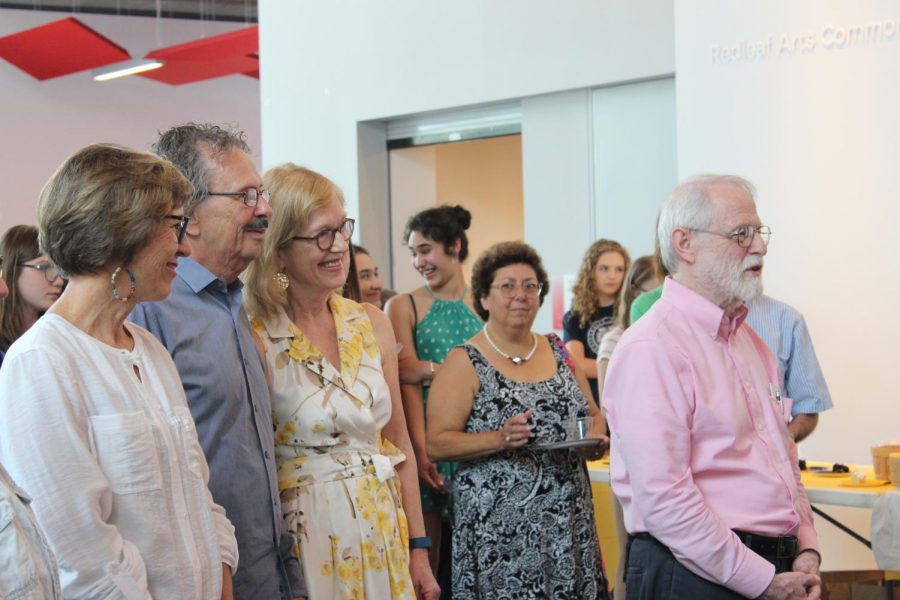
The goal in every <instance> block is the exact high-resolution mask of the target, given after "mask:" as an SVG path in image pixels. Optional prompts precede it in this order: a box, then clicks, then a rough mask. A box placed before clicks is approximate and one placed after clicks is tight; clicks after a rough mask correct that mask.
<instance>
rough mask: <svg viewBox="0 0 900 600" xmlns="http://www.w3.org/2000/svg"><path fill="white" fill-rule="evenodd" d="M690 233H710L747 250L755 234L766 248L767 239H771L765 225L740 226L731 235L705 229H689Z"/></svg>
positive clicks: (770, 232) (770, 234) (770, 233)
mask: <svg viewBox="0 0 900 600" xmlns="http://www.w3.org/2000/svg"><path fill="white" fill-rule="evenodd" d="M691 231H696V232H698V233H711V234H712V235H717V236H719V237H726V238H731V239H732V240H734V241H735V242H737V245H738V246H740V247H741V248H749V247H750V244H752V243H753V236H755V235H756V234H757V233H758V234H759V237H760V238H762V241H763V244H765V245H766V246H768V245H769V238H771V237H772V230H771V229H769V228H768V227H766V226H765V225H760V226H759V227H756V226H754V225H741V226H740V227H738V228H737V229H735V230H734V231H732V232H731V233H719V232H718V231H706V230H705V229H691Z"/></svg>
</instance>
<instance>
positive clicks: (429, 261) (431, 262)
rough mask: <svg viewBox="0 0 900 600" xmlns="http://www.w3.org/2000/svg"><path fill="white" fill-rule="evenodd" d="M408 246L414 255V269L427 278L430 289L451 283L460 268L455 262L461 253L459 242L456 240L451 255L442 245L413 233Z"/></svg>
mask: <svg viewBox="0 0 900 600" xmlns="http://www.w3.org/2000/svg"><path fill="white" fill-rule="evenodd" d="M406 246H407V248H409V252H410V254H411V255H412V264H413V268H414V269H415V270H416V271H418V272H419V274H420V275H422V277H424V278H425V282H426V283H427V284H428V287H431V288H435V287H441V286H442V285H443V284H445V283H446V282H448V281H450V280H451V279H452V278H453V277H454V276H455V275H456V272H457V270H458V269H459V268H460V267H459V262H458V261H457V260H455V257H456V253H458V252H459V246H460V241H459V240H456V242H455V243H454V244H453V247H452V248H451V253H450V254H448V253H447V252H446V251H445V250H444V245H443V244H442V243H440V242H436V241H434V240H432V239H431V238H429V237H426V236H425V235H423V234H422V233H420V232H418V231H413V232H411V233H410V234H409V239H408V240H407V241H406Z"/></svg>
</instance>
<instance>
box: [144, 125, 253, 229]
mask: <svg viewBox="0 0 900 600" xmlns="http://www.w3.org/2000/svg"><path fill="white" fill-rule="evenodd" d="M235 148H237V149H238V150H243V151H244V152H246V153H247V154H249V153H250V147H249V146H248V145H247V141H246V140H245V139H244V132H243V131H240V130H238V129H235V128H232V127H230V126H224V127H221V126H219V125H213V124H211V123H187V124H185V125H178V126H176V127H172V128H171V129H169V130H167V131H162V132H160V133H159V138H157V140H156V142H155V143H154V144H153V152H154V153H156V154H158V155H159V156H161V157H163V158H165V159H166V160H168V161H170V162H171V163H172V164H174V165H175V167H177V168H178V170H179V171H181V172H182V173H183V174H184V176H185V177H187V178H188V180H189V181H190V182H191V185H193V186H194V192H193V194H191V197H190V199H188V201H187V203H186V204H185V206H184V211H185V213H187V214H190V213H191V212H192V211H193V210H194V208H196V206H197V205H198V204H200V202H201V201H202V200H203V199H204V198H206V197H207V196H208V195H209V172H210V171H211V170H212V169H213V167H214V165H211V164H210V163H209V159H210V158H216V157H219V156H223V155H224V154H226V153H228V152H230V151H231V150H233V149H235Z"/></svg>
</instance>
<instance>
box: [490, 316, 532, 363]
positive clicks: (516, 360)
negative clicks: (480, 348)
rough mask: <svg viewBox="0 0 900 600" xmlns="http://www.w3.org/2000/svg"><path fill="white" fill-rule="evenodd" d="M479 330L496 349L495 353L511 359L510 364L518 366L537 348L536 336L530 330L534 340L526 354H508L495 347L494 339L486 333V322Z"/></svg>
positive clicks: (526, 360)
mask: <svg viewBox="0 0 900 600" xmlns="http://www.w3.org/2000/svg"><path fill="white" fill-rule="evenodd" d="M481 330H482V331H483V332H484V338H485V339H486V340H487V341H488V344H490V345H491V348H493V349H494V350H496V351H497V354H499V355H500V356H502V357H503V358H506V359H508V360H511V361H512V364H514V365H516V366H519V365H521V364H522V363H525V362H528V360H529V359H530V358H531V357H532V356H534V352H535V350H537V347H538V337H537V336H536V335H535V334H534V332H533V331H532V332H531V339H533V340H534V345H533V346H532V347H531V351H530V352H529V353H528V354H526V355H525V356H510V355H509V354H507V353H506V352H504V351H503V350H501V349H500V348H498V347H497V344H495V343H494V340H492V339H491V335H490V334H489V333H488V327H487V323H485V324H484V327H482V328H481Z"/></svg>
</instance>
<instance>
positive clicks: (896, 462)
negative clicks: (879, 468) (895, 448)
mask: <svg viewBox="0 0 900 600" xmlns="http://www.w3.org/2000/svg"><path fill="white" fill-rule="evenodd" d="M889 465H890V468H891V483H893V484H894V487H898V488H900V452H891V456H890V460H889Z"/></svg>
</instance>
